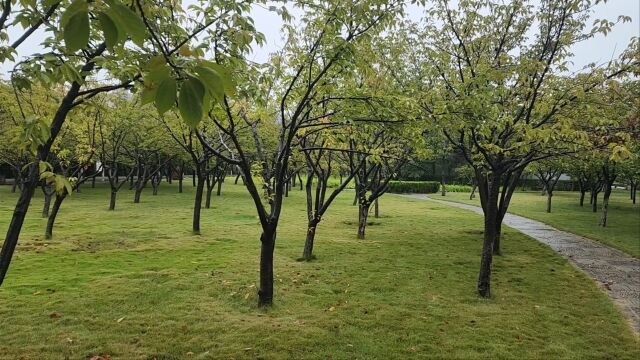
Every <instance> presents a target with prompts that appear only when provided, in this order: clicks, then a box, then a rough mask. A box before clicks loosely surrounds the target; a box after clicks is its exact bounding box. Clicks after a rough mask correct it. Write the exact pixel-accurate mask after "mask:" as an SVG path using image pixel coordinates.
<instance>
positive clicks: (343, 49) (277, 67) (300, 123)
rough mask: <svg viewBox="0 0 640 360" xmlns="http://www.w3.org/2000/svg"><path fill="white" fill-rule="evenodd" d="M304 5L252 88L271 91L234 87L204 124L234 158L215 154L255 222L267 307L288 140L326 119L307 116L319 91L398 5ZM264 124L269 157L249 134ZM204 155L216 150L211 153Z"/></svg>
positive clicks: (262, 292)
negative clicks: (236, 177)
mask: <svg viewBox="0 0 640 360" xmlns="http://www.w3.org/2000/svg"><path fill="white" fill-rule="evenodd" d="M306 3H307V9H308V11H307V12H306V13H305V15H304V17H303V19H302V23H303V24H304V25H305V27H304V28H301V29H294V28H292V27H290V26H287V30H288V37H289V38H288V42H287V46H286V47H285V49H284V50H283V53H282V55H280V56H277V57H275V58H274V59H273V61H274V66H272V67H271V68H270V69H268V71H265V76H264V77H262V76H260V77H258V79H259V80H258V82H257V84H260V83H262V84H269V85H267V86H266V87H267V88H268V89H271V90H272V91H266V92H262V93H258V91H257V89H256V88H255V87H254V88H253V89H251V88H249V89H246V88H245V89H242V91H243V92H244V93H245V94H246V93H251V94H252V95H253V96H252V97H251V98H250V99H246V100H245V99H242V100H241V99H238V100H235V101H232V100H230V99H228V98H226V97H225V98H223V99H222V101H221V104H222V109H221V111H215V112H211V113H209V115H210V116H209V119H210V120H211V122H212V123H213V124H215V126H217V127H218V128H219V129H220V130H221V131H222V132H224V133H225V134H227V135H228V136H229V138H230V143H231V146H232V147H233V150H234V152H235V153H236V154H237V158H236V159H231V158H230V157H229V156H228V154H227V155H225V154H221V153H217V154H216V155H217V156H219V157H221V158H223V159H225V161H227V162H229V163H230V164H232V165H237V166H238V167H239V168H240V169H241V172H242V173H243V174H244V175H245V176H244V180H245V181H244V182H245V187H246V188H247V190H248V192H249V194H250V195H251V198H252V199H253V201H254V204H255V206H256V210H257V212H258V218H259V219H260V224H261V227H262V235H261V237H260V242H261V253H260V287H259V290H258V304H259V306H269V305H271V304H272V302H273V253H274V249H275V241H276V232H277V228H278V223H279V220H280V214H281V211H282V203H283V198H284V193H285V191H286V190H285V189H286V184H287V183H288V182H289V180H290V176H291V175H290V174H291V172H290V162H289V160H290V157H291V155H292V148H293V147H292V144H293V142H294V140H295V139H296V135H297V134H298V133H299V132H300V131H301V129H308V128H310V127H315V126H318V125H319V124H322V122H321V119H325V118H327V116H328V115H327V114H324V115H323V116H321V117H318V116H310V115H309V114H310V113H311V110H312V109H313V108H314V107H315V106H316V105H317V102H318V101H320V100H321V98H319V95H318V92H319V89H321V88H322V87H324V86H329V84H331V80H332V79H333V78H334V77H336V76H338V74H339V73H340V71H343V70H346V68H348V66H349V63H350V60H351V59H352V57H353V53H352V49H353V44H354V43H356V42H358V41H360V39H363V38H365V37H366V36H365V34H367V33H370V32H373V31H374V30H375V31H377V30H379V29H380V28H381V24H382V23H385V22H389V21H391V20H393V17H394V16H395V15H396V14H398V12H399V11H401V9H402V5H403V4H402V2H400V1H369V0H363V1H357V2H343V1H322V2H315V1H313V2H306ZM320 93H324V91H322V92H320ZM320 96H321V95H320ZM247 107H253V111H251V114H252V115H253V116H255V117H253V118H249V117H248V116H249V114H248V113H247V111H245V109H246V108H247ZM183 115H184V114H183ZM263 115H264V116H263ZM183 117H184V116H183ZM265 123H266V124H268V123H271V124H272V125H277V129H278V136H277V137H276V139H277V146H276V147H275V149H274V150H275V151H273V152H270V153H267V152H266V150H268V149H265V148H264V147H263V145H262V143H263V142H262V141H261V140H263V139H260V138H259V137H258V136H256V134H258V132H256V131H255V130H253V129H255V128H256V127H257V126H258V125H260V124H265ZM241 124H244V125H246V126H249V130H251V133H252V136H253V137H254V139H256V138H257V140H256V141H254V144H253V146H251V147H248V146H247V145H243V144H242V143H241V140H240V136H241V135H240V133H239V128H240V127H242V125H241ZM247 148H252V151H251V153H252V154H254V155H255V158H252V157H250V153H249V152H248V151H246V149H247ZM210 150H212V152H214V153H216V152H217V151H215V149H214V148H213V147H210ZM254 159H257V160H255V161H254ZM259 189H261V190H262V191H261V190H259Z"/></svg>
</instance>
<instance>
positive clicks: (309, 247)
mask: <svg viewBox="0 0 640 360" xmlns="http://www.w3.org/2000/svg"><path fill="white" fill-rule="evenodd" d="M317 226H318V224H317V222H315V221H310V222H309V225H308V227H307V239H306V240H305V242H304V251H303V252H302V259H303V260H305V261H311V260H313V240H314V239H315V237H316V227H317Z"/></svg>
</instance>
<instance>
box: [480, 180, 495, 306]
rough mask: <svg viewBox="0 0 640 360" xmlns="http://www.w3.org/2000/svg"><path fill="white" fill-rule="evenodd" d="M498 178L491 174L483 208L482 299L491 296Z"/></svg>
mask: <svg viewBox="0 0 640 360" xmlns="http://www.w3.org/2000/svg"><path fill="white" fill-rule="evenodd" d="M499 179H500V176H499V175H497V176H496V174H493V176H492V178H491V179H490V180H489V184H488V186H487V190H486V191H487V194H486V204H485V206H483V208H484V240H483V243H482V257H481V260H480V274H479V276H478V294H480V296H482V297H484V298H488V297H490V296H491V263H492V262H493V251H494V240H495V239H496V232H497V222H498V196H499V192H500V181H499Z"/></svg>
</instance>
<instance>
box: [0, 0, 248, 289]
mask: <svg viewBox="0 0 640 360" xmlns="http://www.w3.org/2000/svg"><path fill="white" fill-rule="evenodd" d="M20 3H21V5H23V6H22V7H21V8H22V9H23V10H20V11H18V12H16V16H17V17H20V16H23V15H25V14H26V18H25V21H23V22H22V23H23V24H27V28H26V30H25V33H24V34H23V36H21V37H20V38H19V39H17V40H16V41H17V42H20V43H21V42H22V41H24V39H25V38H26V37H28V36H29V35H30V34H32V33H33V32H34V31H35V29H38V28H39V29H40V30H42V31H43V32H44V33H45V34H46V35H45V36H47V38H46V39H45V41H44V43H43V44H44V47H45V51H44V52H43V53H42V54H35V55H34V56H32V57H31V58H29V59H27V60H26V61H23V62H21V63H19V64H17V66H16V70H15V71H14V72H13V75H12V82H13V84H14V86H16V87H18V88H19V89H25V88H29V87H30V86H31V82H32V81H37V82H40V83H43V84H44V85H45V86H53V85H55V84H62V83H67V84H68V85H66V86H65V94H64V97H63V98H62V99H61V100H60V102H59V103H58V106H57V109H56V112H55V114H54V115H53V116H52V120H51V122H50V124H49V123H45V122H42V121H41V120H38V121H36V122H33V124H35V125H30V127H29V129H27V130H26V131H25V134H26V135H31V134H34V133H35V132H38V133H39V135H41V136H37V137H32V138H31V139H30V143H31V144H32V148H31V150H32V152H33V153H34V154H36V156H37V160H38V161H46V159H47V158H48V156H49V153H50V150H51V146H52V144H53V143H54V142H55V140H56V138H57V136H58V134H59V132H60V130H61V129H62V126H63V124H64V123H65V121H66V119H67V115H68V113H69V112H70V111H71V110H72V109H73V108H74V107H76V106H78V105H80V104H82V103H84V102H86V101H87V100H89V99H91V98H93V97H95V96H96V95H98V94H101V93H104V92H109V91H114V90H117V89H124V88H131V87H132V86H133V84H134V82H136V81H139V80H140V79H141V78H142V74H141V73H145V75H146V77H145V79H143V80H146V81H144V83H145V85H146V86H147V89H148V91H146V94H147V95H146V97H147V98H149V97H151V95H153V96H155V90H157V89H156V87H155V86H157V85H158V84H155V85H154V82H153V79H152V78H149V73H150V71H149V69H157V65H158V64H159V62H158V59H165V60H167V61H168V62H169V63H171V64H172V65H174V66H175V64H174V63H173V60H172V59H171V57H172V56H174V55H176V54H178V52H179V50H180V52H181V53H182V54H189V53H193V52H192V51H191V50H190V49H189V48H188V43H189V41H190V40H192V39H193V38H195V37H196V36H198V35H202V34H203V32H205V31H206V30H208V29H209V28H210V27H211V26H212V25H214V24H216V22H217V21H220V22H221V23H224V24H227V25H228V26H229V27H232V26H235V25H236V24H237V23H238V22H242V23H246V19H245V18H244V17H242V16H239V14H241V13H242V12H244V11H246V10H247V9H248V7H249V6H250V5H249V3H248V2H247V3H240V4H239V3H237V2H235V1H219V2H209V1H206V2H205V1H198V5H199V6H196V7H195V10H194V12H195V15H196V16H195V17H193V18H191V17H190V16H189V15H191V14H189V15H187V14H186V12H185V11H184V9H182V8H181V7H180V6H173V5H172V6H169V7H168V8H167V7H166V6H165V4H164V3H157V2H153V1H145V2H144V4H143V2H141V1H136V2H135V4H131V3H129V4H130V5H132V6H131V7H130V6H127V5H125V4H124V3H123V2H121V0H105V1H88V0H87V1H85V0H75V1H73V2H72V1H67V0H64V1H59V2H53V5H51V3H52V2H51V1H45V2H44V4H45V6H46V5H48V8H47V10H46V13H45V14H44V15H42V14H43V11H41V9H35V10H34V8H38V6H39V4H40V2H34V1H26V0H24V1H20ZM12 4H13V1H12V2H11V4H10V2H9V1H3V2H2V6H3V7H2V15H0V31H3V32H4V31H5V29H6V27H5V24H6V21H7V19H8V17H9V16H10V15H11V14H12V12H11V10H10V5H12ZM58 7H59V8H61V9H62V8H64V11H63V12H57V11H56V9H57V8H58ZM146 14H150V15H152V19H153V21H151V20H149V18H147V16H146ZM200 15H203V16H200ZM179 19H182V21H179ZM185 19H186V20H185ZM193 19H198V20H195V21H194V20H193ZM98 29H101V31H98ZM157 29H163V30H168V31H167V34H171V40H172V41H171V42H162V41H161V40H160V39H158V37H157V36H155V35H156V33H155V32H154V30H157ZM150 34H151V35H153V36H151V38H150V40H151V41H150V42H147V40H148V39H149V37H148V36H149V35H150ZM217 34H218V33H217V32H207V33H206V34H204V35H203V37H204V38H208V39H211V38H215V37H216V36H217ZM3 35H4V33H3ZM5 37H6V36H5ZM236 38H241V39H243V40H242V41H241V43H242V45H241V46H245V47H248V46H249V43H250V42H251V40H252V39H247V37H246V36H242V37H238V36H236ZM129 39H131V40H132V42H133V43H135V45H136V46H134V45H133V44H132V43H129V42H128V40H129ZM246 40H248V41H246ZM125 43H126V44H125ZM16 46H17V45H15V46H13V45H12V46H11V47H10V48H7V49H5V50H6V51H5V52H4V53H3V55H2V57H0V59H1V60H6V59H7V58H9V59H10V58H11V53H12V51H13V50H12V49H15V48H16ZM148 53H151V54H152V55H153V54H156V55H158V57H155V58H153V57H152V59H151V60H149V58H148V57H147V54H148ZM197 53H198V54H200V53H203V50H202V49H199V50H198V51H197ZM181 56H182V55H181ZM139 64H145V66H144V68H141V67H140V66H139ZM160 65H162V64H160ZM160 70H161V71H164V70H163V69H160ZM98 72H100V77H101V78H105V76H106V77H107V78H108V79H110V80H111V82H109V83H106V82H103V83H102V84H100V85H97V86H95V87H93V86H92V85H93V83H91V82H88V81H87V80H89V79H90V77H91V76H97V74H98ZM157 74H158V73H155V75H157ZM156 79H157V78H156ZM160 80H162V78H160ZM188 87H189V86H188ZM165 88H166V87H165ZM191 90H193V87H191ZM167 93H170V92H167ZM183 93H184V94H183V100H184V101H182V104H183V106H184V105H185V104H187V103H189V102H190V101H191V100H193V99H195V98H197V97H198V96H197V93H195V94H194V92H193V91H185V92H183ZM165 94H166V93H165ZM163 95H164V94H163ZM192 95H193V96H192ZM169 103H171V102H169ZM192 103H193V102H192ZM193 109H195V108H193ZM39 169H40V166H39V164H38V162H37V161H36V162H33V163H31V165H30V166H29V167H28V168H27V169H26V172H27V175H26V176H24V191H22V193H21V194H20V197H19V199H18V202H17V204H16V209H15V211H14V215H13V218H12V220H11V223H10V225H9V229H8V231H7V235H6V237H5V241H4V243H3V246H2V250H1V251H0V285H1V283H2V282H3V281H4V278H5V276H6V273H7V270H8V268H9V264H10V261H11V258H12V256H13V253H14V250H15V247H16V244H17V242H18V237H19V235H20V231H21V229H22V224H23V222H24V217H25V215H26V212H27V210H28V207H29V204H30V202H31V198H32V196H33V193H34V190H35V188H36V186H37V182H38V178H39Z"/></svg>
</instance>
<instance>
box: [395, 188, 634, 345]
mask: <svg viewBox="0 0 640 360" xmlns="http://www.w3.org/2000/svg"><path fill="white" fill-rule="evenodd" d="M400 196H404V197H409V198H413V199H421V200H428V201H433V202H437V203H440V204H445V205H448V206H455V207H457V208H460V209H465V210H470V211H473V212H475V213H478V214H481V215H482V214H483V213H482V208H481V207H478V206H473V205H467V204H462V203H457V202H452V201H445V200H437V199H432V198H430V197H428V196H426V195H424V194H406V195H400ZM504 224H505V225H507V226H509V227H511V228H513V229H516V230H518V231H520V232H522V233H523V234H526V235H528V236H530V237H532V238H534V239H536V240H538V241H540V242H541V243H543V244H546V245H549V247H551V248H552V249H553V250H554V251H556V252H557V253H559V254H560V255H562V256H563V257H565V258H566V259H568V260H569V261H570V262H571V263H572V264H573V265H574V266H575V267H577V268H578V269H580V270H582V271H584V272H586V273H587V274H588V275H589V276H590V277H591V278H592V279H594V280H595V281H596V283H597V284H598V285H599V286H600V288H602V289H603V290H604V291H605V292H606V293H607V294H609V296H610V297H611V298H612V299H613V301H614V303H616V304H617V305H618V306H619V307H620V308H621V309H622V312H623V313H624V315H625V316H626V318H627V320H628V321H629V323H630V325H631V327H632V328H633V329H634V330H635V331H636V333H640V259H636V258H634V257H632V256H631V255H627V254H625V253H623V252H622V251H620V250H616V249H613V248H611V247H609V246H606V245H603V244H601V243H599V242H597V241H593V240H589V239H587V238H584V237H582V236H578V235H575V234H571V233H568V232H565V231H561V230H558V229H556V228H554V227H551V226H549V225H547V224H545V223H542V222H540V221H536V220H531V219H528V218H525V217H522V216H518V215H513V214H509V213H507V215H506V216H505V218H504Z"/></svg>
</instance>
